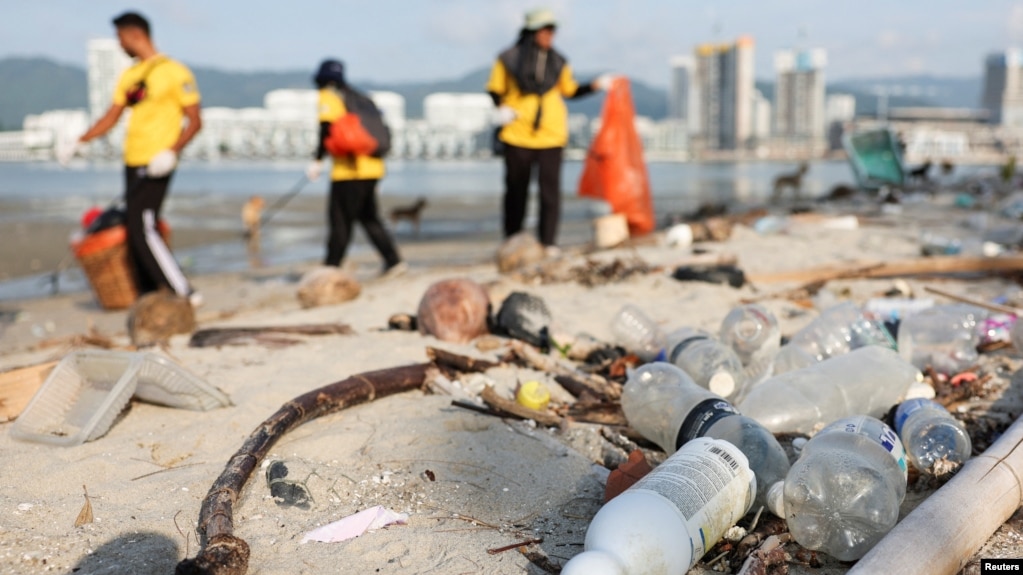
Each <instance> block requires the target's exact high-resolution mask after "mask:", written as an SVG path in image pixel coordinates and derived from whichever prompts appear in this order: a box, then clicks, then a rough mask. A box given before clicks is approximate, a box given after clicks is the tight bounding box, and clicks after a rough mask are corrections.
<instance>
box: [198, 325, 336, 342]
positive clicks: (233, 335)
mask: <svg viewBox="0 0 1023 575" xmlns="http://www.w3.org/2000/svg"><path fill="white" fill-rule="evenodd" d="M352 333H353V331H352V328H351V327H349V326H347V325H345V324H342V323H323V324H307V325H278V326H273V325H270V326H264V327H213V328H207V329H200V330H199V331H197V332H195V333H193V334H192V337H191V339H189V340H188V345H189V347H217V346H221V345H230V344H233V343H237V342H239V341H244V340H248V339H253V338H257V337H259V336H261V335H265V334H294V335H333V334H340V335H350V334H352Z"/></svg>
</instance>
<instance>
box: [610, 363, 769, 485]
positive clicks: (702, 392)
mask: <svg viewBox="0 0 1023 575" xmlns="http://www.w3.org/2000/svg"><path fill="white" fill-rule="evenodd" d="M622 411H624V412H625V418H626V419H627V420H628V421H629V424H630V425H631V426H632V427H633V428H634V429H635V430H636V431H638V432H639V433H640V434H642V435H643V436H644V437H646V438H647V439H649V440H650V441H653V442H654V443H656V444H657V445H659V446H661V449H663V450H664V451H665V453H672V452H674V451H675V450H676V449H679V448H680V447H682V446H683V445H685V444H686V443H688V442H690V441H692V440H694V439H696V438H698V437H712V438H715V439H723V440H725V441H728V442H730V443H731V444H732V445H735V446H736V447H738V448H739V450H740V451H742V453H743V454H744V455H745V456H746V458H747V460H748V462H749V466H750V468H752V469H753V473H754V474H756V476H757V485H758V486H759V487H760V489H759V490H758V491H757V505H764V504H766V490H767V488H768V487H770V486H771V485H772V484H774V483H775V482H776V481H781V480H782V479H783V478H784V477H785V474H786V473H787V472H788V470H789V460H788V457H787V456H786V455H785V450H784V449H783V448H782V446H781V445H779V444H778V440H777V439H775V437H774V435H772V434H771V432H770V431H768V430H766V429H764V427H763V426H762V425H760V424H759V423H757V422H756V421H754V420H753V419H751V418H749V417H746V416H743V415H741V414H740V413H739V412H738V410H736V409H735V407H734V406H733V405H732V404H731V403H729V402H727V401H725V400H724V399H723V398H721V397H720V396H718V395H715V394H714V393H711V392H710V391H708V390H707V389H704V388H702V387H700V386H699V385H697V384H696V383H695V382H694V381H693V380H692V378H691V377H689V375H688V374H686V373H685V372H684V371H682V370H681V369H679V368H678V367H675V366H674V365H671V364H670V363H664V362H654V363H649V364H646V365H643V366H640V367H639V368H637V369H635V370H634V371H632V372H631V373H630V374H629V379H628V381H626V383H625V387H624V388H622Z"/></svg>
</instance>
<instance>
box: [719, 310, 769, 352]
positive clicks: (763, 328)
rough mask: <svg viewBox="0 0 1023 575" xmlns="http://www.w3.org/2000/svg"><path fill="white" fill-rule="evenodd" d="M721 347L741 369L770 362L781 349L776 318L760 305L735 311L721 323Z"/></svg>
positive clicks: (730, 312)
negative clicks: (732, 354) (731, 353)
mask: <svg viewBox="0 0 1023 575" xmlns="http://www.w3.org/2000/svg"><path fill="white" fill-rule="evenodd" d="M718 337H719V339H720V340H721V343H723V344H725V345H727V346H730V347H731V348H732V349H733V350H734V351H735V354H736V355H738V356H739V361H741V362H742V364H743V365H749V364H750V363H752V362H754V361H766V360H769V359H770V358H771V357H773V356H774V354H776V353H778V348H779V347H780V346H781V330H780V329H779V328H778V318H776V317H775V316H774V314H773V313H771V312H770V310H768V309H767V308H765V307H764V306H762V305H760V304H755V303H751V304H745V305H741V306H739V307H736V308H734V309H732V310H731V311H729V312H728V314H727V315H725V319H723V320H721V332H720V335H719V336H718Z"/></svg>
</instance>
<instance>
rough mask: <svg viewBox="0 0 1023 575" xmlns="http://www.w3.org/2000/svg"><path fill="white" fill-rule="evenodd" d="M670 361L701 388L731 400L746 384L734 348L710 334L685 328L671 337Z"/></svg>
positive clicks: (669, 336)
mask: <svg viewBox="0 0 1023 575" xmlns="http://www.w3.org/2000/svg"><path fill="white" fill-rule="evenodd" d="M668 342H669V343H668V347H667V352H668V357H667V359H668V361H670V362H671V363H673V364H674V365H676V366H677V367H679V368H680V369H681V370H682V371H684V372H686V373H687V374H689V376H690V377H692V378H693V381H695V382H696V384H697V385H699V386H700V387H703V388H705V389H709V390H711V391H713V392H714V393H716V394H718V395H720V396H721V397H731V396H732V395H734V394H735V392H736V391H737V390H738V389H739V387H740V385H742V383H743V368H742V362H741V361H740V360H739V356H737V355H736V354H735V352H734V351H732V348H730V347H728V346H727V345H725V344H723V343H721V342H720V341H717V340H716V339H714V338H713V337H711V336H710V334H708V333H706V332H702V331H698V330H693V329H691V328H682V329H680V330H676V331H674V332H672V333H671V334H669V335H668Z"/></svg>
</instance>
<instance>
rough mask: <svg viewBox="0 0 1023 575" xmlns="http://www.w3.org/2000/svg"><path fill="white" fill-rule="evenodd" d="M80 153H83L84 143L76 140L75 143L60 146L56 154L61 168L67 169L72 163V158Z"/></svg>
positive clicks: (55, 151)
mask: <svg viewBox="0 0 1023 575" xmlns="http://www.w3.org/2000/svg"><path fill="white" fill-rule="evenodd" d="M80 151H82V143H81V142H79V141H78V140H75V141H74V142H64V143H61V144H58V145H57V147H56V149H55V150H54V154H55V155H56V156H57V162H58V163H60V165H61V166H64V167H67V165H68V164H70V163H71V158H74V157H75V156H77V155H78V153H79V152H80Z"/></svg>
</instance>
